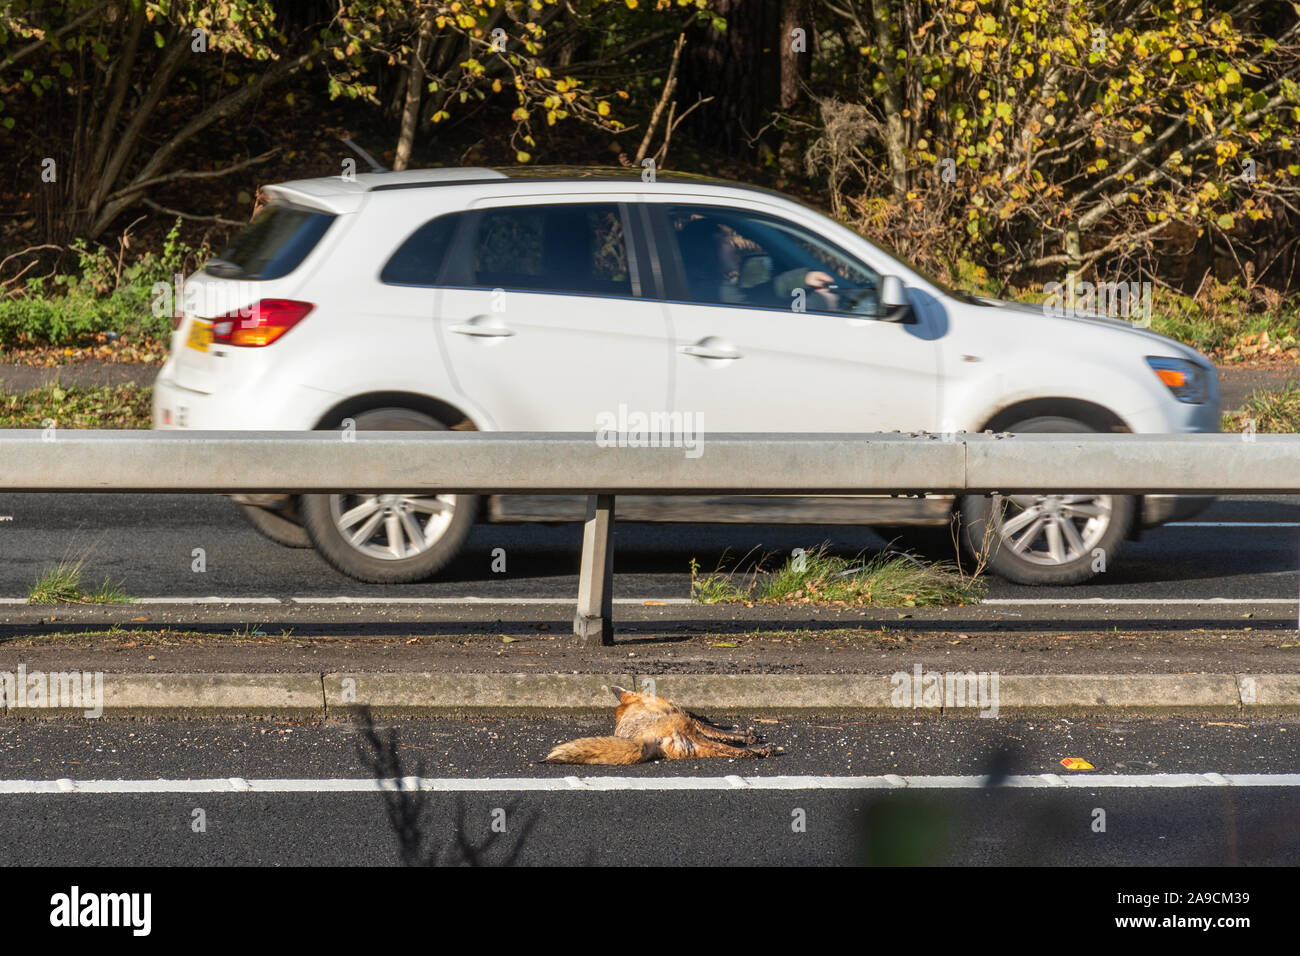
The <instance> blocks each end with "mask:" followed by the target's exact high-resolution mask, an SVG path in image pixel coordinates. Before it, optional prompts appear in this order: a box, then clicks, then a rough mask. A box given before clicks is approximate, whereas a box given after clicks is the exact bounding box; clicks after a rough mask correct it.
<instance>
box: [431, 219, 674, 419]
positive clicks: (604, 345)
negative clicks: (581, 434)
mask: <svg viewBox="0 0 1300 956" xmlns="http://www.w3.org/2000/svg"><path fill="white" fill-rule="evenodd" d="M460 229H461V231H460V232H458V234H457V237H456V239H455V242H454V244H453V245H454V248H453V251H452V253H451V254H450V255H449V257H448V264H447V267H446V270H445V271H444V274H443V276H442V277H441V281H440V282H439V285H440V286H441V294H440V301H439V305H438V316H439V323H438V334H439V336H440V340H441V343H442V347H443V348H444V350H445V354H446V355H447V357H448V360H449V363H450V368H451V370H452V374H453V376H454V378H455V380H456V386H457V388H458V389H459V390H460V392H461V393H462V395H464V396H466V398H467V399H468V400H469V401H470V402H472V403H473V404H474V405H475V406H476V407H477V408H479V409H481V410H482V412H483V413H485V414H486V415H487V416H488V417H489V418H490V419H491V421H492V423H493V425H495V427H497V428H499V429H503V430H548V431H555V430H558V431H594V430H595V429H596V428H597V427H598V417H599V416H602V415H613V416H617V415H618V414H619V409H620V407H624V408H630V409H638V410H643V411H646V412H651V411H654V412H657V411H660V410H663V409H666V407H667V402H668V380H669V371H670V361H671V358H670V357H671V355H672V352H671V350H670V348H669V345H668V339H667V334H668V327H667V317H666V313H665V310H664V308H663V305H662V303H661V302H659V301H656V300H655V299H654V298H652V297H650V296H649V295H646V294H643V280H642V276H641V272H640V269H639V266H640V265H641V261H640V260H641V259H642V254H641V253H640V252H639V251H638V248H637V239H636V237H635V235H634V232H633V229H632V228H631V227H630V226H629V222H628V214H627V208H626V206H625V205H623V204H622V203H620V202H618V201H616V200H614V199H612V198H605V199H601V198H599V197H595V198H593V199H592V200H590V201H580V200H579V199H578V198H576V197H565V198H554V199H535V200H532V201H528V202H520V201H518V200H515V199H495V200H485V201H481V202H480V203H479V204H477V206H476V208H475V209H474V210H473V211H472V212H470V213H469V214H468V215H466V216H465V217H464V222H463V223H462V224H461V226H460Z"/></svg>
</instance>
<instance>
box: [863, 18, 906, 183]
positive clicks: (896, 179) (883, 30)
mask: <svg viewBox="0 0 1300 956" xmlns="http://www.w3.org/2000/svg"><path fill="white" fill-rule="evenodd" d="M894 16H895V14H894V11H893V9H892V7H891V3H890V0H871V19H872V23H873V25H874V26H875V32H876V46H878V47H879V48H880V72H881V74H882V75H883V76H884V78H885V89H884V92H883V93H882V94H881V97H880V105H881V106H882V107H884V110H885V153H886V155H887V156H888V157H889V178H890V183H891V185H892V187H893V193H894V199H895V201H897V202H902V201H903V200H904V199H906V198H907V128H906V127H905V125H904V124H903V100H902V97H901V96H900V95H899V92H898V77H897V75H896V74H895V70H897V69H898V67H897V63H898V60H897V57H896V52H895V50H896V48H895V46H894V28H893V26H892V24H891V22H890V21H891V18H893V17H894Z"/></svg>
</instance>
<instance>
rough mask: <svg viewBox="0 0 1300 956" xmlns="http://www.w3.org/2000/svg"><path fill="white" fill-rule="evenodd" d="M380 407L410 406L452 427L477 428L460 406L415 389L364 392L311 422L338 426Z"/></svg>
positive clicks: (329, 426)
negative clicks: (408, 390)
mask: <svg viewBox="0 0 1300 956" xmlns="http://www.w3.org/2000/svg"><path fill="white" fill-rule="evenodd" d="M381 408H409V409H411V410H412V411H416V412H421V413H423V414H425V415H428V416H429V417H430V418H432V419H434V420H435V421H437V422H439V423H440V424H442V425H444V426H445V427H446V428H447V429H449V430H451V431H479V430H480V429H479V423H478V422H477V421H475V420H474V418H473V417H472V416H471V415H469V414H467V413H466V412H464V411H463V410H462V409H460V408H458V407H457V406H455V405H453V404H451V403H450V402H446V401H443V400H442V399H439V398H434V397H433V396H431V395H423V394H420V393H418V392H366V393H364V394H361V395H354V396H352V397H351V398H348V399H345V400H344V401H342V402H339V403H338V404H336V405H335V406H334V407H333V408H331V409H330V410H329V411H327V412H326V413H325V414H324V415H322V416H321V417H320V419H319V420H318V421H317V422H316V425H315V426H314V427H315V428H317V429H326V428H337V427H339V425H341V424H342V423H343V420H344V419H347V418H355V417H356V416H357V415H359V414H361V413H362V412H370V411H376V410H378V409H381Z"/></svg>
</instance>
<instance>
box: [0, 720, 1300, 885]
mask: <svg viewBox="0 0 1300 956" xmlns="http://www.w3.org/2000/svg"><path fill="white" fill-rule="evenodd" d="M711 716H715V717H719V718H720V720H721V722H726V721H725V716H724V715H711ZM608 725H609V721H608V720H601V719H591V720H559V719H555V720H547V719H532V720H499V721H481V720H479V721H449V720H441V721H409V722H396V723H391V724H385V725H382V726H379V727H377V728H374V730H375V734H374V736H373V738H368V737H367V736H366V735H365V734H363V733H362V731H361V729H360V728H358V727H355V726H352V725H348V724H328V723H327V724H312V723H289V722H275V723H264V722H255V721H187V722H178V723H167V722H159V723H139V722H129V721H116V722H114V721H97V722H88V721H51V722H23V723H18V724H5V725H0V781H12V780H57V779H59V778H68V779H70V780H73V781H88V780H98V779H108V780H140V781H146V782H147V781H156V780H158V779H160V778H161V779H166V780H172V779H208V778H218V779H219V780H221V781H224V779H225V778H230V777H238V778H244V779H248V780H254V779H272V778H279V779H283V778H294V779H302V780H306V781H316V780H322V779H328V778H348V779H357V778H360V779H366V778H371V779H373V778H375V777H385V778H387V777H402V776H407V775H418V776H423V777H436V778H450V779H451V780H453V781H461V782H462V783H463V785H462V786H460V787H459V789H458V790H457V791H455V792H417V793H388V794H382V793H339V792H316V791H313V790H310V789H309V790H305V791H303V792H288V793H228V792H226V793H222V792H204V793H190V794H177V793H149V792H145V793H131V794H89V793H73V792H69V793H54V794H10V793H6V794H0V845H2V846H4V847H5V848H6V862H9V863H14V864H63V865H95V864H119V865H120V864H122V863H124V862H128V863H132V864H186V865H191V866H192V865H226V864H259V865H293V864H307V865H316V864H334V865H365V864H397V863H413V864H426V863H431V862H437V863H444V864H445V863H484V864H501V863H522V864H534V863H559V864H591V863H598V864H715V865H716V864H741V863H745V864H756V863H757V864H827V863H856V862H872V863H899V862H910V863H957V864H1005V863H1020V864H1026V863H1028V864H1055V865H1061V864H1069V865H1097V866H1101V865H1136V864H1142V865H1168V866H1193V865H1202V864H1238V863H1241V864H1274V865H1285V864H1292V865H1293V864H1294V863H1295V862H1296V861H1297V860H1298V859H1300V813H1297V810H1300V788H1297V787H1294V786H1291V787H1235V786H1234V787H1222V786H1198V787H1191V788H1163V787H1144V788H1132V789H1126V788H1113V787H1102V786H1098V787H1096V788H1093V787H1082V788H1077V789H1076V788H1074V787H1070V788H1042V789H1025V790H1019V789H1016V790H1013V789H1004V788H989V787H985V786H975V787H966V788H964V789H951V788H945V787H942V786H941V787H938V788H935V789H926V790H918V789H914V788H911V789H906V790H897V791H879V790H876V791H861V790H859V791H854V790H819V789H810V788H807V787H795V788H794V789H790V790H770V789H743V788H737V789H722V788H715V789H709V790H688V789H681V788H680V784H681V781H683V780H685V781H686V782H689V781H690V780H698V778H701V777H711V778H715V779H716V778H719V777H722V776H724V775H727V774H744V775H746V776H755V777H768V776H773V775H780V776H786V777H789V776H807V777H810V778H814V779H816V778H820V777H821V776H823V775H827V774H830V775H872V774H890V773H894V774H901V775H905V776H909V777H920V776H925V777H928V778H931V779H934V778H936V777H938V776H940V775H952V774H956V775H985V774H989V773H991V772H999V773H1009V774H1045V773H1056V774H1064V775H1068V771H1066V770H1064V769H1063V768H1062V767H1061V765H1060V763H1059V761H1060V759H1061V758H1063V757H1083V758H1085V759H1087V760H1088V761H1089V762H1091V763H1092V764H1093V766H1094V767H1095V768H1096V770H1095V773H1099V774H1101V773H1104V774H1114V773H1118V774H1173V773H1205V772H1218V773H1283V772H1291V771H1294V770H1295V769H1296V768H1297V766H1300V722H1296V721H1289V722H1277V721H1252V720H1241V721H1217V722H1215V721H1186V720H1183V721H1149V722H1142V721H1126V720H1115V721H1108V722H1096V721H1093V722H1078V721H1068V720H1063V719H1056V720H1047V721H1032V722H1026V721H1006V720H996V721H984V720H979V719H972V720H969V721H953V720H948V721H938V722H937V721H934V720H929V719H924V718H918V719H901V720H881V719H862V718H856V717H842V718H827V717H823V718H817V719H815V720H809V719H806V718H803V719H798V718H796V719H773V720H771V721H770V722H768V723H764V724H759V725H756V729H757V730H759V731H760V732H761V733H763V734H765V735H766V737H767V738H768V739H769V740H770V741H771V742H773V743H774V744H777V745H779V746H781V747H783V748H785V753H784V754H783V755H781V756H777V757H774V758H770V759H768V760H762V761H743V762H737V761H725V760H718V761H667V762H661V763H655V764H647V765H641V766H634V767H620V768H601V767H591V768H587V767H582V768H574V767H552V766H548V765H544V764H538V763H536V762H535V761H537V760H538V759H539V758H540V757H541V756H542V755H543V754H544V753H545V752H546V751H547V749H549V748H550V747H551V746H552V745H554V744H555V743H557V742H559V741H562V740H565V739H569V738H572V737H577V736H581V735H590V734H600V733H608V732H609V731H608ZM375 741H378V743H376V742H375ZM575 772H576V773H579V774H582V775H584V776H614V777H618V778H621V779H624V780H627V779H632V780H641V781H643V782H644V783H646V784H653V785H655V786H657V787H668V786H670V785H673V786H677V788H676V789H653V790H640V791H629V790H618V791H591V790H581V789H572V790H560V791H546V792H537V791H520V790H513V791H512V790H511V789H510V787H511V785H512V783H511V782H512V781H514V780H517V778H538V777H542V778H563V777H567V776H571V775H574V774H575ZM484 779H490V780H491V781H493V782H492V784H491V786H492V787H493V788H494V789H489V790H487V791H475V790H473V789H471V788H472V787H474V786H476V784H474V781H478V780H484ZM1157 779H1163V778H1157ZM196 810H201V811H203V812H202V815H201V816H202V820H203V827H204V828H203V829H202V830H201V831H196V828H195V820H196V819H198V815H196V813H195V811H196ZM1098 810H1100V811H1103V815H1102V816H1101V817H1099V815H1098V812H1097V811H1098ZM1098 819H1104V821H1105V830H1104V832H1101V831H1098V830H1096V829H1095V821H1097V820H1098ZM494 820H496V821H499V823H498V826H499V827H500V826H504V832H497V831H494V830H493V829H492V826H493V821H494ZM797 824H800V825H797Z"/></svg>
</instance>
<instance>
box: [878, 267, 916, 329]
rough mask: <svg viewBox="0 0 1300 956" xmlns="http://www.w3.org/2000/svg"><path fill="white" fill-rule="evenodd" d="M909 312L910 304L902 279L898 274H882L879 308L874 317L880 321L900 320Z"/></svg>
mask: <svg viewBox="0 0 1300 956" xmlns="http://www.w3.org/2000/svg"><path fill="white" fill-rule="evenodd" d="M911 312H912V306H911V303H909V302H908V301H907V290H906V289H905V288H904V287H903V280H902V279H900V278H899V277H898V276H882V277H881V279H880V310H879V312H878V313H877V314H876V318H878V319H880V320H881V321H882V322H902V321H903V320H904V319H906V318H907V317H908V316H909V315H910V314H911Z"/></svg>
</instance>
